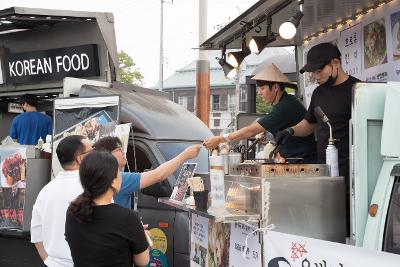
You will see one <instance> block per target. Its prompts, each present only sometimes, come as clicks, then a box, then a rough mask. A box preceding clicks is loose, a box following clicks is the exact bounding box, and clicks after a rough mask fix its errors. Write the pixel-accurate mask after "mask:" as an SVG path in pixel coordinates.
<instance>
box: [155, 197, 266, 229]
mask: <svg viewBox="0 0 400 267" xmlns="http://www.w3.org/2000/svg"><path fill="white" fill-rule="evenodd" d="M158 202H160V203H164V204H166V205H168V206H171V207H174V208H177V209H181V210H184V211H187V212H189V213H195V214H197V215H200V216H202V217H206V218H208V219H211V220H214V221H215V222H224V223H232V222H241V221H242V222H243V221H247V222H259V220H260V218H261V216H260V214H255V213H254V214H253V213H247V212H246V213H244V212H243V211H240V210H232V209H227V210H228V211H229V214H225V215H221V216H219V215H215V214H210V213H208V212H204V211H200V210H197V209H196V207H195V206H191V205H187V204H184V203H182V202H180V201H176V200H172V199H170V198H159V199H158Z"/></svg>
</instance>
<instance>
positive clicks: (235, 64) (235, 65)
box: [226, 53, 239, 68]
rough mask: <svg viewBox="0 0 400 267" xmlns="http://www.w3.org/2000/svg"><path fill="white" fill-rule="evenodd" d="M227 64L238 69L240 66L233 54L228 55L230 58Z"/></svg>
mask: <svg viewBox="0 0 400 267" xmlns="http://www.w3.org/2000/svg"><path fill="white" fill-rule="evenodd" d="M226 62H228V63H229V64H231V65H232V67H235V68H237V67H238V66H239V63H238V62H237V59H236V57H235V55H234V54H233V53H228V57H227V59H226Z"/></svg>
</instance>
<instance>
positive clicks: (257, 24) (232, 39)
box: [200, 0, 388, 50]
mask: <svg viewBox="0 0 400 267" xmlns="http://www.w3.org/2000/svg"><path fill="white" fill-rule="evenodd" d="M385 2H388V1H372V0H335V1H332V0H305V1H304V4H303V13H304V17H303V18H302V19H301V22H300V25H299V26H298V27H297V31H298V33H297V34H296V36H295V37H294V38H293V39H290V40H285V39H283V38H281V37H279V36H278V37H277V38H276V40H275V41H274V42H271V43H270V44H268V46H271V47H274V46H291V45H301V44H302V43H303V41H304V40H306V39H309V38H311V37H314V36H316V35H317V34H321V33H322V32H324V31H328V30H329V29H330V28H336V27H337V26H338V25H341V24H342V23H343V22H346V21H347V20H348V19H351V18H352V19H354V18H355V17H356V14H362V13H366V12H367V11H368V10H370V9H371V8H375V7H377V5H380V4H382V3H385ZM297 3H298V1H297V0H261V1H258V2H257V3H255V4H254V5H253V6H251V7H250V8H249V9H247V10H246V11H245V12H243V13H242V14H241V15H240V16H239V17H237V18H236V19H235V20H233V21H232V22H231V23H229V24H228V25H227V26H225V27H224V28H222V29H221V30H220V31H218V32H217V33H216V34H214V35H213V36H211V37H210V38H209V39H207V40H206V41H205V42H204V43H202V44H201V45H200V46H201V47H202V48H203V49H210V50H213V49H215V50H219V49H221V48H222V47H223V46H224V45H227V49H240V48H241V44H242V38H243V35H245V36H250V37H251V36H265V35H266V26H267V24H266V19H267V17H268V16H271V18H272V25H271V26H272V32H274V33H278V29H279V26H280V25H281V24H282V23H283V22H285V21H287V20H288V19H289V18H290V17H291V16H293V15H294V14H295V13H296V11H297V10H299V7H298V4H297ZM246 40H247V43H248V42H249V40H250V38H247V39H246Z"/></svg>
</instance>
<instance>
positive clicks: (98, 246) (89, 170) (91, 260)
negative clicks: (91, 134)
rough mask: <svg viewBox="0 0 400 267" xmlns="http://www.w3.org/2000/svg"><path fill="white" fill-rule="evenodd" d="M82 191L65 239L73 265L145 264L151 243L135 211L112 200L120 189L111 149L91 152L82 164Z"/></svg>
mask: <svg viewBox="0 0 400 267" xmlns="http://www.w3.org/2000/svg"><path fill="white" fill-rule="evenodd" d="M79 176H80V180H81V183H82V187H83V193H82V194H81V195H79V196H78V197H77V198H76V199H75V200H74V201H73V202H72V203H71V204H70V206H69V208H68V211H67V218H66V223H65V239H66V240H67V242H68V244H69V247H70V249H71V255H72V259H73V261H74V266H75V267H79V266H85V267H90V266H130V267H131V266H132V265H133V263H135V265H139V266H145V265H146V264H147V263H148V261H149V252H148V247H149V245H148V243H147V241H146V236H145V232H144V229H143V226H142V223H141V221H140V219H139V217H138V216H137V214H136V213H135V212H134V211H131V210H129V209H125V208H123V207H120V206H118V205H116V204H113V203H112V198H113V196H114V195H115V194H116V193H117V192H118V191H119V190H120V187H121V175H120V172H119V170H118V162H117V160H116V159H115V157H114V156H113V155H111V154H110V153H109V152H97V151H95V152H92V153H90V154H89V155H87V156H86V157H85V158H84V159H83V160H82V163H81V165H80V168H79Z"/></svg>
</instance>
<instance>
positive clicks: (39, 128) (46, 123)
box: [10, 94, 52, 145]
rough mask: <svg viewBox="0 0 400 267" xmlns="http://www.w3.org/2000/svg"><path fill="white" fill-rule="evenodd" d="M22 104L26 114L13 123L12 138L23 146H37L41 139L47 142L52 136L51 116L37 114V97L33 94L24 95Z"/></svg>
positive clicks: (16, 118)
mask: <svg viewBox="0 0 400 267" xmlns="http://www.w3.org/2000/svg"><path fill="white" fill-rule="evenodd" d="M21 104H22V108H23V109H24V111H26V112H25V113H23V114H20V115H18V116H17V117H15V118H14V120H13V121H12V124H11V129H10V136H11V138H12V139H14V140H16V141H18V143H20V144H21V145H36V144H37V143H38V140H39V138H42V140H46V135H48V134H52V120H51V118H50V117H49V116H47V115H45V114H43V113H40V112H37V109H36V108H37V105H38V101H37V97H36V96H34V95H31V94H26V95H23V96H22V97H21Z"/></svg>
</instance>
